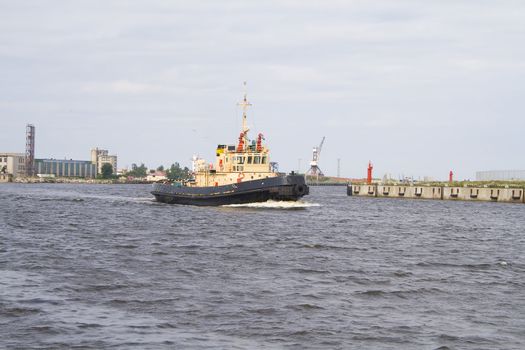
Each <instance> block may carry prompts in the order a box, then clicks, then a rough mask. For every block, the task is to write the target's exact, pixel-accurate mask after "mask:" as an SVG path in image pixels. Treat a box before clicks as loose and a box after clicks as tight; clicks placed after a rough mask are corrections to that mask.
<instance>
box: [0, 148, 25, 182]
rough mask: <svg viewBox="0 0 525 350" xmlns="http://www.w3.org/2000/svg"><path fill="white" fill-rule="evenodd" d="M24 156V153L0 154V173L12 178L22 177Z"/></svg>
mask: <svg viewBox="0 0 525 350" xmlns="http://www.w3.org/2000/svg"><path fill="white" fill-rule="evenodd" d="M25 171H26V156H25V154H24V153H0V173H3V174H10V175H12V176H13V177H16V176H20V175H24V174H25Z"/></svg>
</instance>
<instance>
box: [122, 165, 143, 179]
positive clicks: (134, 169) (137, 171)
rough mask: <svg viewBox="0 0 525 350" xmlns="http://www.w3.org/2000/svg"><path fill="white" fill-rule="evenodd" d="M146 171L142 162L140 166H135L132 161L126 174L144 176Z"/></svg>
mask: <svg viewBox="0 0 525 350" xmlns="http://www.w3.org/2000/svg"><path fill="white" fill-rule="evenodd" d="M147 173H148V168H147V167H146V166H145V165H144V163H142V164H140V166H137V164H135V163H133V164H131V170H130V171H128V172H127V174H126V175H127V176H131V177H146V174H147Z"/></svg>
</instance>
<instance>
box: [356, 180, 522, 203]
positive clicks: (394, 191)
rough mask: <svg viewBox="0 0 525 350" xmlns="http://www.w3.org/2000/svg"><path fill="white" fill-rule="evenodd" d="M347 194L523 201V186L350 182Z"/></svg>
mask: <svg viewBox="0 0 525 350" xmlns="http://www.w3.org/2000/svg"><path fill="white" fill-rule="evenodd" d="M347 194H348V195H349V196H361V197H382V198H409V199H440V200H460V201H486V202H506V203H525V189H523V188H486V187H482V188H478V187H446V186H403V185H375V184H370V185H368V184H352V185H348V187H347Z"/></svg>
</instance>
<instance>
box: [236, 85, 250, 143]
mask: <svg viewBox="0 0 525 350" xmlns="http://www.w3.org/2000/svg"><path fill="white" fill-rule="evenodd" d="M243 85H244V99H243V100H242V102H239V103H238V105H239V106H241V107H242V132H244V133H245V134H246V132H247V131H248V130H249V129H248V126H247V125H246V111H247V110H248V107H251V105H252V104H251V103H250V102H248V99H247V97H246V96H247V91H246V82H244V83H243Z"/></svg>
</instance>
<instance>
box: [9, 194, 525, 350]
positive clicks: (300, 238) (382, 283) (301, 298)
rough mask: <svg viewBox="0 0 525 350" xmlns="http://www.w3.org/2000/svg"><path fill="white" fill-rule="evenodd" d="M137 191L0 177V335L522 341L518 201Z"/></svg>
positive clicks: (308, 345) (312, 342) (43, 340)
mask: <svg viewBox="0 0 525 350" xmlns="http://www.w3.org/2000/svg"><path fill="white" fill-rule="evenodd" d="M149 189H150V188H149V186H142V185H136V186H120V185H119V186H113V185H107V186H79V185H59V184H52V185H49V184H42V185H34V186H22V185H17V184H13V185H11V184H9V185H6V186H2V189H1V191H0V203H2V210H1V211H0V264H1V266H0V291H1V292H0V294H1V298H0V323H1V327H0V339H1V340H0V344H2V346H3V347H6V348H13V349H16V348H19V349H55V348H57V349H60V348H63V349H70V348H81V349H105V348H115V349H130V348H131V349H133V348H134V349H146V348H147V349H166V348H191V349H226V348H227V349H230V348H232V349H234V348H236V349H322V348H329V349H383V348H384V349H409V350H410V349H481V348H486V349H523V348H524V347H523V345H524V344H525V335H524V334H523V329H524V328H525V324H524V323H523V321H522V319H523V313H524V312H525V300H524V299H523V288H524V287H525V282H524V281H525V260H524V259H525V258H524V255H523V251H525V240H523V238H522V236H523V232H522V231H523V230H522V228H523V227H525V215H524V214H525V211H524V210H525V206H520V205H501V204H498V203H484V204H483V203H464V202H444V201H408V200H380V199H369V198H353V197H347V196H346V194H345V193H344V190H345V189H344V188H319V187H313V188H312V190H311V195H310V196H308V197H306V199H305V201H303V202H299V203H290V202H285V203H281V202H274V203H272V202H270V203H262V204H261V203H258V204H253V205H241V206H228V207H219V208H203V207H186V206H177V205H173V206H170V205H159V204H158V203H156V202H155V201H153V200H152V197H151V195H150V194H149ZM341 191H343V192H341ZM3 320H4V321H3ZM2 346H0V347H2Z"/></svg>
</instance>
